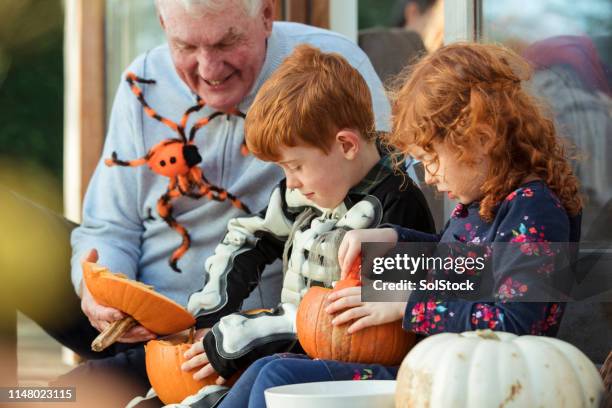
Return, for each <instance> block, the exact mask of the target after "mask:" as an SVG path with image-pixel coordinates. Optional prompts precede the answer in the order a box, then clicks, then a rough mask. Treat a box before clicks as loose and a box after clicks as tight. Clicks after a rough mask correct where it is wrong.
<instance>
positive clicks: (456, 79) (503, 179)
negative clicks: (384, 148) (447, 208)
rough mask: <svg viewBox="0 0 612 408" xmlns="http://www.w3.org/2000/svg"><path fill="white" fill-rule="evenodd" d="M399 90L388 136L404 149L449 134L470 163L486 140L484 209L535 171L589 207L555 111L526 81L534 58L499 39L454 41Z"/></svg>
mask: <svg viewBox="0 0 612 408" xmlns="http://www.w3.org/2000/svg"><path fill="white" fill-rule="evenodd" d="M403 75H404V76H407V75H410V76H409V78H408V79H407V81H406V82H405V83H404V84H403V85H402V86H401V88H400V89H399V90H398V91H397V92H396V93H395V95H394V107H393V114H394V120H393V132H392V133H391V134H390V136H389V138H388V140H387V142H388V143H389V144H391V145H394V146H396V147H398V148H399V149H400V150H401V151H403V152H404V153H406V152H407V146H408V145H410V144H416V145H417V146H419V147H421V148H422V149H424V150H425V151H427V152H429V153H430V154H434V157H435V152H433V142H445V143H447V144H448V146H449V147H451V148H452V149H454V150H455V151H456V152H457V155H458V158H459V160H460V161H462V162H464V163H465V164H466V165H469V164H470V163H474V159H475V157H474V154H473V150H472V147H473V146H477V145H481V146H484V147H485V151H486V154H487V156H488V157H489V159H490V168H489V174H488V175H487V178H486V180H485V182H484V183H483V185H482V188H481V191H482V193H483V199H482V201H481V203H480V215H481V216H482V218H483V219H485V220H487V221H492V220H493V218H494V215H495V214H494V213H495V208H496V206H497V205H498V204H499V203H500V202H501V201H502V200H503V199H504V198H505V197H506V196H507V195H508V194H509V193H511V192H512V191H513V190H515V189H516V188H517V187H519V185H520V184H521V183H522V182H523V181H524V180H525V179H526V178H527V177H528V176H530V175H535V176H537V177H539V178H541V179H542V180H543V181H544V182H545V183H546V184H547V185H548V186H549V187H550V189H551V190H553V191H554V192H555V194H557V196H558V197H559V199H560V200H561V202H562V204H563V206H564V207H565V209H566V211H567V212H568V213H569V214H570V215H575V214H577V213H578V212H579V211H580V209H581V208H582V201H581V198H580V195H579V193H578V180H577V179H576V177H575V176H574V175H573V173H572V170H571V167H570V165H569V163H568V161H567V158H566V156H565V152H564V148H563V146H562V144H561V141H560V140H559V139H558V138H557V136H556V132H555V127H554V124H553V122H552V120H551V119H549V118H548V117H547V116H546V115H545V114H544V113H543V109H542V107H541V106H540V104H539V103H538V101H537V100H536V99H535V98H534V97H532V96H531V95H529V94H528V93H527V92H526V91H525V89H523V86H522V85H521V83H522V81H524V80H526V79H528V78H529V77H530V75H531V68H530V66H529V64H528V63H527V62H526V61H525V60H524V59H523V58H521V57H520V56H518V55H516V54H515V53H514V52H512V51H510V50H508V49H506V48H504V47H501V46H496V45H488V44H452V45H448V46H446V47H443V48H441V49H439V50H438V51H436V52H435V53H433V54H431V55H428V56H426V57H424V58H423V59H422V60H420V61H419V62H418V63H417V64H415V65H414V66H413V67H411V69H410V70H409V71H407V72H405V73H404V74H403Z"/></svg>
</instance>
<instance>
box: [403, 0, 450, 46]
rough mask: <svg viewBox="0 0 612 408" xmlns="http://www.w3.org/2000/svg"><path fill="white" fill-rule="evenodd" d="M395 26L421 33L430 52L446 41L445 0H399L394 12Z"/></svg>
mask: <svg viewBox="0 0 612 408" xmlns="http://www.w3.org/2000/svg"><path fill="white" fill-rule="evenodd" d="M392 18H393V21H392V23H393V26H395V27H399V28H404V29H406V30H410V31H414V32H415V33H417V34H419V36H420V37H421V39H422V40H423V44H424V45H425V48H426V49H427V51H428V52H432V51H435V50H437V49H438V48H440V47H441V46H442V44H443V42H444V0H398V1H397V2H396V3H395V5H394V9H393V12H392Z"/></svg>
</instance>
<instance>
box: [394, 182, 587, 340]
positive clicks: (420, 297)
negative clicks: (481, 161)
mask: <svg viewBox="0 0 612 408" xmlns="http://www.w3.org/2000/svg"><path fill="white" fill-rule="evenodd" d="M479 208H480V207H479V203H478V202H474V203H472V204H469V205H463V204H458V205H457V207H456V208H455V209H454V211H453V212H452V214H451V218H450V220H449V221H448V223H447V224H446V226H445V228H444V230H443V231H442V233H441V234H440V235H430V234H423V233H420V232H417V231H414V230H411V229H406V228H402V227H396V226H394V228H395V230H396V231H397V232H398V236H399V241H400V242H417V241H438V242H440V243H456V242H461V243H475V244H487V243H493V244H495V243H505V242H509V243H517V247H518V248H520V251H521V252H522V253H523V254H524V255H526V257H520V259H521V260H522V261H520V262H524V260H525V259H531V260H532V261H533V262H534V263H538V265H539V266H538V267H537V268H533V267H531V268H521V267H520V266H521V265H508V263H510V264H512V262H513V260H512V259H505V260H504V261H505V262H506V264H507V265H505V267H504V268H497V269H500V270H497V269H496V271H495V272H494V273H493V276H492V280H493V283H492V285H493V286H492V287H493V288H494V291H495V299H496V301H495V302H486V303H485V302H470V301H467V300H452V301H445V300H440V299H437V298H436V297H434V296H432V295H431V294H428V293H426V292H417V291H415V292H413V293H412V294H411V295H410V298H409V302H408V305H407V308H406V313H405V315H404V322H403V325H404V328H405V329H406V330H410V331H414V332H416V333H419V334H424V335H431V334H436V333H441V332H462V331H469V330H475V329H492V330H500V331H507V332H512V333H515V334H519V335H523V334H534V335H548V336H554V335H555V334H556V332H557V330H558V328H559V323H560V320H561V317H562V315H563V310H564V308H563V304H562V303H558V302H520V301H516V300H517V298H521V297H523V296H526V295H528V294H529V293H530V291H534V290H536V288H537V287H538V285H540V284H541V282H542V280H543V279H548V280H554V279H555V276H554V275H555V274H556V273H557V271H556V270H555V268H554V267H553V266H554V265H553V264H551V263H550V262H545V258H546V257H547V256H549V255H551V254H550V252H551V251H550V248H549V245H548V243H556V242H578V241H579V238H580V218H581V217H580V215H578V216H576V217H569V216H568V214H567V213H566V211H565V210H564V208H563V207H562V205H561V203H560V201H559V199H558V198H557V197H556V195H555V194H554V193H553V192H552V191H551V190H550V189H549V188H548V186H547V185H546V184H545V183H544V182H542V181H539V180H536V181H531V182H528V183H525V184H524V185H522V186H521V187H520V188H518V189H517V190H515V191H513V192H512V193H510V194H509V195H508V196H507V197H506V199H505V200H504V201H503V202H502V203H501V204H500V205H499V207H498V209H497V211H496V216H495V218H494V220H493V221H492V222H490V223H489V222H486V221H484V220H483V219H482V218H481V217H480V215H479V214H478V211H479ZM517 262H519V261H517ZM432 273H433V274H435V273H436V272H435V271H434V272H432ZM510 300H512V301H510Z"/></svg>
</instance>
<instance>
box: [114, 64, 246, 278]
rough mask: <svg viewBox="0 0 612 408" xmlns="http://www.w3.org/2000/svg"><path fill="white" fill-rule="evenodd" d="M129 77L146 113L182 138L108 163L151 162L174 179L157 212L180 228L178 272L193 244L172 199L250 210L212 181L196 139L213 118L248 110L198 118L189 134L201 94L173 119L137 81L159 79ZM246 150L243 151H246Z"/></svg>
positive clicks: (157, 170) (172, 261) (175, 254)
mask: <svg viewBox="0 0 612 408" xmlns="http://www.w3.org/2000/svg"><path fill="white" fill-rule="evenodd" d="M125 79H126V81H127V82H128V84H129V85H130V89H131V90H132V92H133V93H134V95H136V97H137V98H138V100H139V101H140V103H141V104H142V106H143V108H144V111H145V113H146V114H147V115H148V116H150V117H151V118H153V119H156V120H158V121H160V122H161V123H163V124H164V125H166V126H168V127H169V128H170V129H172V130H173V131H175V132H176V133H177V134H178V138H169V139H165V140H162V141H161V142H159V143H158V144H156V145H155V146H153V147H152V148H151V149H150V150H149V151H148V152H147V154H146V155H145V156H144V157H142V158H140V159H136V160H130V161H124V160H120V159H118V158H117V153H116V152H113V153H112V158H110V159H106V160H105V161H104V163H105V164H106V165H107V166H126V167H137V166H142V165H144V164H146V165H148V166H149V168H150V169H151V171H153V172H154V173H156V174H159V175H160V176H164V177H168V178H169V179H170V183H169V184H168V188H167V190H166V192H165V193H164V194H163V195H162V196H161V197H160V199H159V200H158V201H157V212H158V213H159V215H160V217H161V218H162V219H163V220H164V221H165V222H166V224H168V226H169V227H170V228H172V229H174V230H175V231H176V232H178V233H179V234H180V235H181V237H182V242H181V245H180V246H179V247H178V248H177V249H176V250H175V251H174V252H173V253H172V256H171V257H170V260H169V263H170V267H171V268H172V269H173V270H175V271H176V272H180V271H181V270H180V269H179V268H178V266H177V262H178V260H179V259H180V258H181V257H182V256H183V255H184V254H185V252H187V250H188V249H189V247H190V246H191V238H190V236H189V233H188V232H187V229H186V228H185V227H183V226H182V225H181V224H179V223H178V222H177V221H176V219H175V218H174V216H173V215H172V200H174V199H176V198H178V197H181V196H187V197H191V198H194V199H199V198H201V197H206V198H208V199H210V200H216V201H225V200H229V201H230V202H231V203H232V204H233V205H234V206H235V207H237V208H239V209H241V210H243V211H245V212H246V213H247V214H250V213H251V212H250V210H249V208H248V207H247V206H246V205H245V204H244V203H243V202H241V201H240V200H239V199H238V198H236V197H235V196H234V195H232V194H230V193H229V192H228V191H226V190H224V189H223V188H221V187H218V186H215V185H214V184H211V183H210V182H209V181H208V180H207V179H206V177H205V176H204V173H203V172H202V169H201V168H200V167H199V166H198V164H199V163H200V162H201V161H202V156H200V153H199V151H198V148H197V146H196V145H195V144H194V142H193V140H194V138H195V134H196V132H197V131H198V130H199V129H200V128H202V127H203V126H205V125H206V124H208V123H209V122H210V121H211V120H212V119H214V118H216V117H217V116H221V115H230V114H231V115H238V116H241V117H243V118H244V114H243V113H241V112H239V111H238V110H237V109H233V110H231V111H228V112H220V111H219V112H215V113H213V114H211V115H209V116H208V117H205V118H203V119H200V120H199V121H197V122H196V123H195V124H194V125H193V126H192V127H191V129H190V131H189V137H187V134H186V132H185V126H187V120H188V119H189V115H191V114H192V113H194V112H197V111H199V110H200V109H202V108H203V107H204V105H205V103H204V101H203V100H202V99H200V97H198V98H197V104H196V105H194V106H192V107H190V108H189V109H187V110H186V111H185V113H184V114H183V117H182V118H181V121H180V123H175V122H173V121H172V120H170V119H167V118H164V117H162V116H160V115H159V114H158V113H157V112H156V111H155V110H154V109H153V108H151V107H150V106H149V104H148V103H147V102H146V101H145V99H144V96H143V94H142V90H141V89H140V88H139V87H138V85H137V84H136V83H137V82H139V83H143V84H154V83H155V80H152V79H143V78H140V77H138V76H136V75H135V74H134V73H132V72H128V73H127V75H126V78H125ZM244 153H245V152H244V151H243V154H244Z"/></svg>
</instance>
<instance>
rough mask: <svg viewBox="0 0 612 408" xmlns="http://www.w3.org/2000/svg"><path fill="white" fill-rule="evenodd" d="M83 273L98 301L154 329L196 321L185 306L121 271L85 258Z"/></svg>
mask: <svg viewBox="0 0 612 408" xmlns="http://www.w3.org/2000/svg"><path fill="white" fill-rule="evenodd" d="M83 277H84V280H85V284H86V285H87V289H89V291H90V292H91V295H92V296H93V297H94V299H96V301H97V302H98V303H100V304H102V305H105V306H110V307H114V308H115V309H118V310H121V311H122V312H124V313H126V314H128V315H130V316H131V317H133V318H134V319H135V320H137V321H138V322H139V323H140V324H141V325H143V326H144V327H146V328H147V329H149V330H150V331H152V332H154V333H157V334H162V335H163V334H172V333H177V332H180V331H181V330H185V329H187V328H189V327H191V326H193V325H194V324H195V319H194V317H193V316H192V315H191V314H190V313H189V312H188V311H187V310H186V309H185V308H184V307H182V306H181V305H179V304H178V303H176V302H174V301H173V300H171V299H169V298H167V297H165V296H164V295H161V294H159V293H157V292H155V291H154V290H153V289H152V288H151V287H150V286H148V285H145V284H143V283H141V282H137V281H135V280H131V279H128V278H127V277H126V276H125V275H123V274H120V273H112V272H109V270H108V269H107V268H104V267H102V266H100V265H98V264H95V263H92V262H84V263H83Z"/></svg>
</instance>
